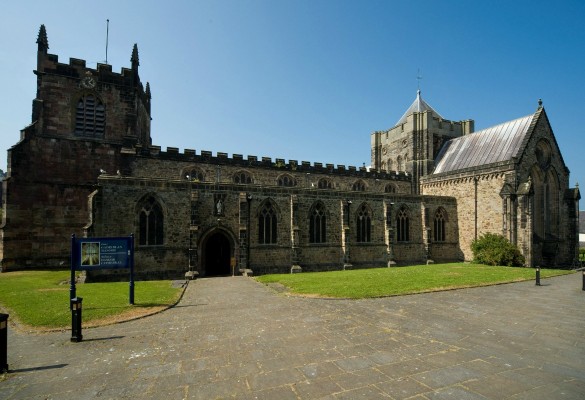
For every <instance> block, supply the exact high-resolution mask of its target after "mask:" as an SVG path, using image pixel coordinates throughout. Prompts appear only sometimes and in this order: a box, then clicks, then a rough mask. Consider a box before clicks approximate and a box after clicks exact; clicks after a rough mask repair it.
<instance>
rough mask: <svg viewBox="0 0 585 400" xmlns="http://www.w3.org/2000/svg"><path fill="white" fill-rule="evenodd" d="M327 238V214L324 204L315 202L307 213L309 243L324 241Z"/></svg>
mask: <svg viewBox="0 0 585 400" xmlns="http://www.w3.org/2000/svg"><path fill="white" fill-rule="evenodd" d="M326 239H327V216H326V213H325V206H323V204H322V203H317V204H315V205H314V206H313V208H312V209H311V213H310V215H309V243H325V242H326Z"/></svg>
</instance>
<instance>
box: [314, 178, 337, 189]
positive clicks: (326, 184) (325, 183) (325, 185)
mask: <svg viewBox="0 0 585 400" xmlns="http://www.w3.org/2000/svg"><path fill="white" fill-rule="evenodd" d="M317 187H318V188H319V189H333V184H332V183H331V181H330V180H329V179H327V178H321V179H319V182H317Z"/></svg>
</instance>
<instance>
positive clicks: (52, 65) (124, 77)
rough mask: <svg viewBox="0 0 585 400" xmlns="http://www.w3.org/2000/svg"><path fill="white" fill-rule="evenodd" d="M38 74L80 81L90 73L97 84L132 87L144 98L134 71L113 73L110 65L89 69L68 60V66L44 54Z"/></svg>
mask: <svg viewBox="0 0 585 400" xmlns="http://www.w3.org/2000/svg"><path fill="white" fill-rule="evenodd" d="M36 72H37V73H39V74H47V75H59V76H64V77H68V78H77V79H79V80H80V81H81V79H83V78H84V77H85V76H86V74H87V73H90V74H91V75H92V76H93V77H94V78H95V79H96V81H97V83H98V84H99V83H102V84H109V85H116V86H134V85H137V86H138V87H140V89H141V91H140V92H141V93H140V94H141V96H144V95H145V93H144V87H143V85H142V83H140V80H139V79H136V80H135V71H134V70H132V69H131V68H126V67H122V68H121V70H120V72H119V73H117V72H113V71H112V66H111V65H110V64H104V63H97V65H96V68H89V67H88V66H87V62H86V61H85V60H82V59H79V58H70V59H69V64H65V63H61V62H59V56H58V55H56V54H46V55H45V56H44V59H43V61H42V62H41V63H40V65H39V66H38V71H36Z"/></svg>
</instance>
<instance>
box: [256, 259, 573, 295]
mask: <svg viewBox="0 0 585 400" xmlns="http://www.w3.org/2000/svg"><path fill="white" fill-rule="evenodd" d="M567 273H571V271H565V270H556V269H554V270H553V269H542V270H541V278H546V277H551V276H555V275H562V274H567ZM256 279H257V280H258V281H259V282H262V283H265V284H269V283H279V284H282V285H284V286H286V287H287V288H288V290H289V291H290V292H291V293H295V294H302V295H309V296H319V297H338V298H355V299H357V298H366V297H381V296H394V295H401V294H410V293H421V292H431V291H437V290H445V289H456V288H465V287H474V286H485V285H493V284H498V283H505V282H516V281H523V280H530V279H535V270H534V269H532V268H513V267H491V266H485V265H479V264H464V263H453V264H434V265H418V266H410V267H395V268H372V269H358V270H349V271H331V272H306V273H305V272H303V273H298V274H278V275H262V276H259V277H256Z"/></svg>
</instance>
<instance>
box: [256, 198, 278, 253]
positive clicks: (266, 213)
mask: <svg viewBox="0 0 585 400" xmlns="http://www.w3.org/2000/svg"><path fill="white" fill-rule="evenodd" d="M276 239H277V219H276V210H275V209H274V206H273V205H272V202H271V201H266V202H265V203H264V204H263V205H262V207H261V208H260V211H259V212H258V243H260V244H276Z"/></svg>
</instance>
